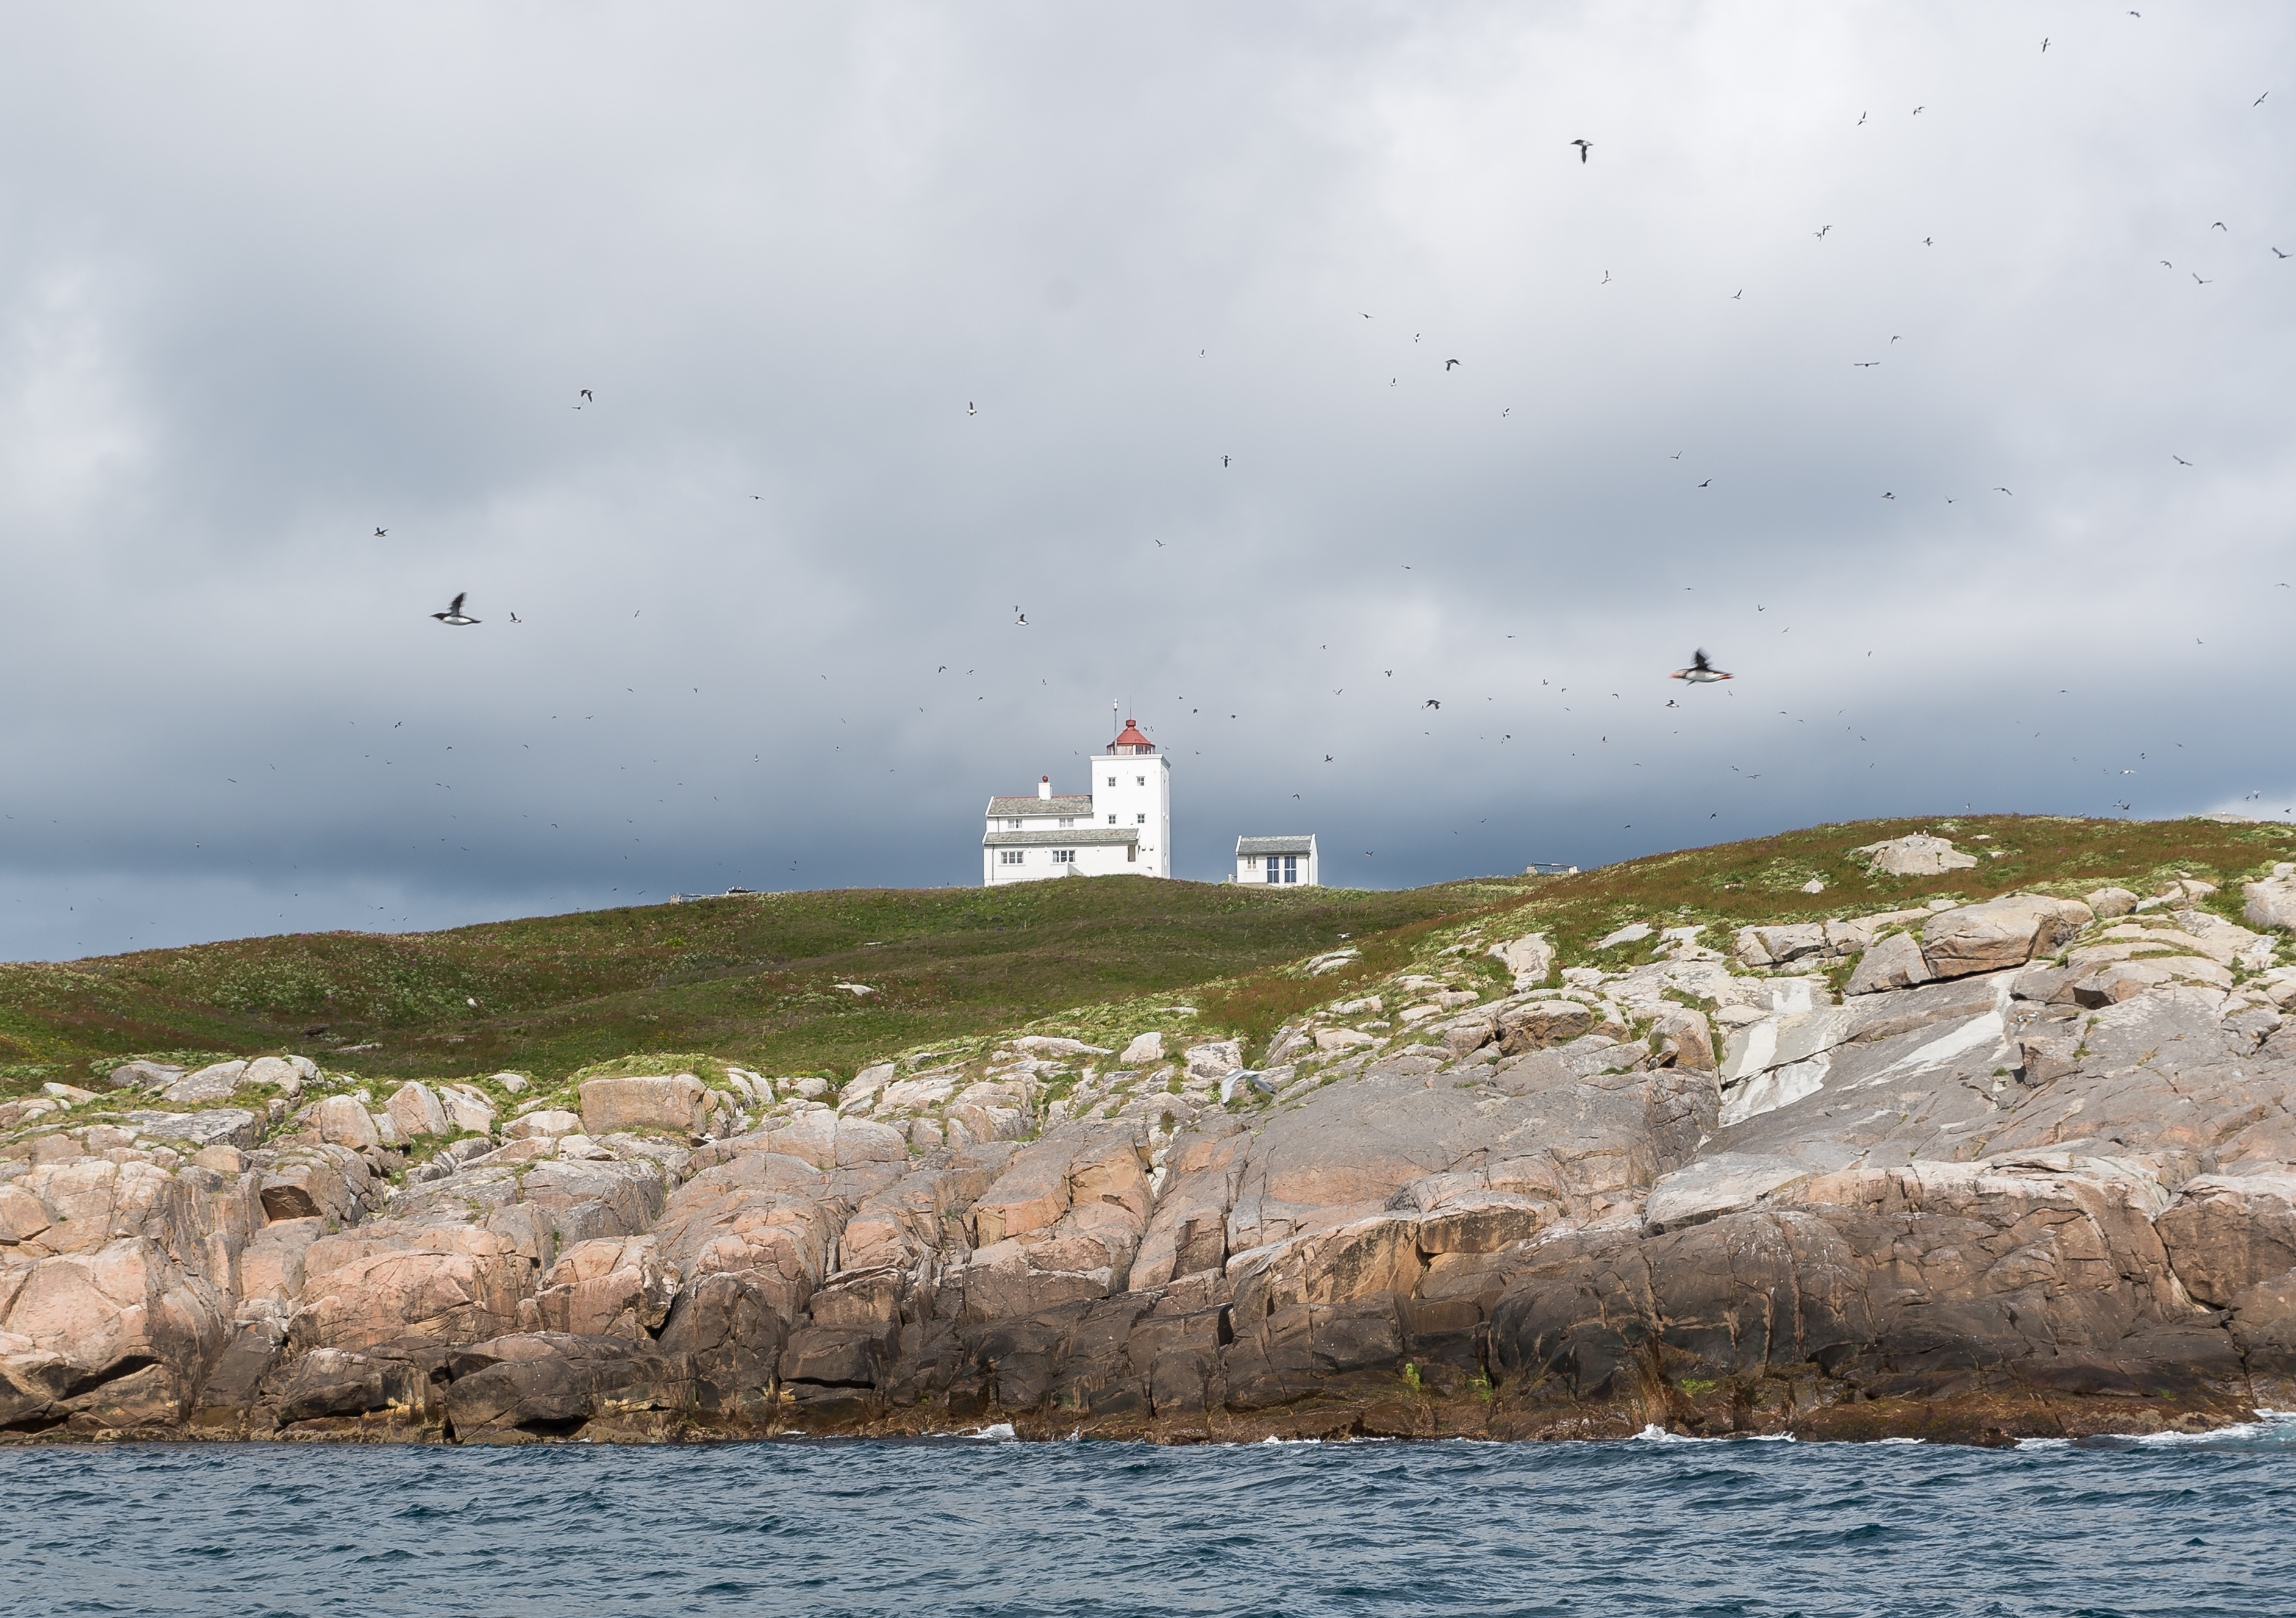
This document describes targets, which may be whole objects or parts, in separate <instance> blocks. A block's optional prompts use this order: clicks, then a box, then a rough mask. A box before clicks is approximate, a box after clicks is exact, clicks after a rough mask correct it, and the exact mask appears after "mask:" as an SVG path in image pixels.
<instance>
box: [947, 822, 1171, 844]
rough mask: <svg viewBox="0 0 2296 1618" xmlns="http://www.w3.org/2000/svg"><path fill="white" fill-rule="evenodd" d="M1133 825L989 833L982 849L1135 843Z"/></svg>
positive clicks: (1136, 831)
mask: <svg viewBox="0 0 2296 1618" xmlns="http://www.w3.org/2000/svg"><path fill="white" fill-rule="evenodd" d="M1139 841H1140V828H1139V827H1138V826H1136V825H1123V826H1118V825H1080V826H1078V827H1077V828H1076V829H1075V830H1074V831H1071V832H991V833H989V834H988V835H987V836H985V837H983V838H982V839H981V840H980V846H981V847H982V848H984V849H1074V848H1082V847H1085V846H1087V845H1088V844H1095V843H1103V842H1106V843H1116V842H1139Z"/></svg>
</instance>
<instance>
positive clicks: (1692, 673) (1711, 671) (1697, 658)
mask: <svg viewBox="0 0 2296 1618" xmlns="http://www.w3.org/2000/svg"><path fill="white" fill-rule="evenodd" d="M1672 678H1676V679H1678V680H1683V681H1685V682H1687V683H1688V684H1690V685H1693V686H1705V685H1710V684H1711V683H1712V682H1714V681H1716V680H1727V679H1735V678H1737V676H1735V675H1734V674H1728V673H1726V672H1724V671H1723V670H1722V669H1717V668H1716V667H1715V666H1714V665H1713V664H1711V663H1710V662H1708V661H1706V653H1704V652H1702V651H1701V652H1694V653H1691V657H1690V667H1689V668H1687V669H1676V670H1675V671H1674V674H1673V677H1672Z"/></svg>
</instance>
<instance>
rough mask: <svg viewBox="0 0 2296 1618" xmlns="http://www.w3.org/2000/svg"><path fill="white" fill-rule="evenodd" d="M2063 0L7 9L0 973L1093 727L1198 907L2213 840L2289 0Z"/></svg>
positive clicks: (405, 895) (945, 800)
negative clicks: (1941, 838) (1974, 820)
mask: <svg viewBox="0 0 2296 1618" xmlns="http://www.w3.org/2000/svg"><path fill="white" fill-rule="evenodd" d="M2140 9H2141V10H2142V11H2143V12H2144V15H2143V16H2142V17H2133V16H2131V15H2129V14H2128V9H2127V8H2126V7H2124V6H2122V5H2120V4H2034V5H2005V4H1998V3H1997V0H1988V3H1984V4H1963V5H1953V4H1933V5H1923V6H1919V7H1907V6H1904V5H1886V6H1885V5H1881V4H1824V5H1820V4H1802V5H1783V4H1780V5H1765V4H1642V5H1636V4H1618V3H1615V0H1613V3H1608V4H1585V5H1564V4H1554V5H1545V6H1539V7H1525V6H1521V5H1519V4H1502V5H1493V6H1479V5H1471V4H1458V5H1423V4H1408V5H1404V4H1398V5H1394V6H1391V7H1378V6H1345V5H1332V4H1314V5H1297V6H1287V5H1282V4H1254V5H1251V6H1242V7H1239V6H1233V5H1215V4H1152V5H1151V4H1136V3H1128V0H1107V3H1103V4H1091V5H1055V4H1036V5H1009V4H964V5H962V6H948V5H920V6H901V5H867V4H859V5H839V6H811V5H807V6H799V5H783V6H775V7H768V6H760V5H754V4H741V5H731V4H729V5H707V4H685V5H679V6H674V7H670V6H643V7H641V6H635V5H626V6H619V7H606V6H594V5H581V4H548V5H544V4H495V5H480V6H473V5H467V4H453V5H446V4H440V5H419V4H389V5H379V4H378V5H365V6H360V5H337V6H327V7H311V6H305V5H288V4H281V5H276V6H258V5H231V4H225V5H218V6H202V7H197V8H190V9H186V8H184V7H180V6H170V5H156V4H155V5H132V4H115V5H78V6H68V7H66V6H33V5H29V4H19V5H12V6H10V7H9V8H8V18H7V23H8V36H9V40H10V44H9V48H8V50H7V51H6V52H5V53H0V569H4V581H5V590H6V600H7V604H8V609H9V610H8V614H7V620H6V628H5V631H4V637H0V682H4V690H5V693H6V702H5V704H4V710H0V748H4V759H5V766H4V770H0V812H4V813H5V814H6V816H7V817H8V818H7V819H6V820H4V821H0V957H7V958H31V957H77V956H82V955H89V954H97V953H107V952H111V951H115V950H119V949H129V948H135V947H142V946H146V945H152V944H176V943H184V942H190V941H194V940H206V939H214V938H226V937H235V936H240V935H243V934H248V933H256V932H302V931H316V930H320V929H327V928H340V927H365V928H389V929H411V928H426V927H437V926H443V925H449V924H459V923H463V922H468V921H474V920H480V919H486V918H490V917H496V916H510V915H519V914H534V913H545V912H554V911H562V910H570V909H580V908H594V907H598V906H603V905H611V904H619V903H629V902H651V901H653V900H656V899H660V898H662V897H665V896H666V895H668V893H669V892H671V891H675V890H680V889H683V890H685V891H703V890H716V889H722V888H724V887H726V886H727V885H729V884H732V883H739V884H742V885H744V886H749V887H759V888H767V887H772V888H788V887H808V888H810V887H826V886H838V885H867V886H894V885H928V884H942V883H975V882H977V881H978V880H979V876H980V847H979V844H980V831H981V810H982V806H983V803H984V801H985V800H986V799H987V798H988V796H989V795H990V794H991V793H1013V792H1025V791H1028V790H1029V788H1030V787H1031V786H1032V785H1033V784H1034V783H1035V781H1036V780H1037V776H1039V775H1040V774H1044V773H1047V772H1049V773H1050V774H1051V776H1052V777H1053V782H1054V787H1055V789H1056V790H1060V791H1064V792H1067V791H1083V790H1086V787H1087V783H1086V779H1085V768H1084V760H1085V758H1086V757H1087V756H1088V755H1089V754H1090V753H1091V752H1094V751H1095V750H1096V749H1098V748H1100V747H1102V746H1103V745H1105V744H1106V743H1107V742H1108V741H1109V740H1110V739H1111V736H1112V735H1113V734H1114V731H1113V729H1112V727H1111V702H1113V703H1116V704H1118V705H1119V706H1121V707H1122V708H1124V709H1125V710H1127V711H1129V712H1135V713H1136V714H1137V716H1138V718H1139V720H1140V723H1141V725H1142V727H1144V729H1145V730H1146V731H1147V732H1148V734H1149V735H1151V736H1152V738H1153V739H1154V740H1155V741H1156V742H1157V743H1159V744H1160V746H1161V747H1162V748H1163V749H1164V750H1165V751H1166V752H1169V754H1170V755H1171V758H1172V764H1173V768H1172V793H1173V806H1174V807H1173V814H1174V833H1175V844H1176V855H1177V858H1176V862H1175V863H1176V867H1177V874H1178V875H1184V876H1190V877H1198V878H1213V877H1217V876H1218V875H1220V874H1221V873H1222V872H1223V871H1225V870H1226V869H1227V868H1228V867H1229V863H1230V858H1231V851H1232V850H1233V847H1234V838H1235V837H1236V836H1237V835H1238V834H1268V833H1290V832H1303V831H1312V832H1315V833H1316V834H1318V836H1319V837H1320V839H1321V847H1322V849H1323V851H1324V873H1325V875H1326V877H1327V879H1329V880H1333V881H1337V882H1341V883H1356V884H1361V885H1374V886H1398V885H1403V884H1408V883H1423V882H1430V881H1435V880H1439V879H1442V878H1446V877H1451V876H1456V875H1468V874H1472V873H1480V872H1494V871H1513V870H1517V869H1520V868H1521V866H1523V865H1525V864H1526V863H1528V862H1529V861H1531V860H1565V861H1570V862H1572V863H1577V864H1580V865H1587V864H1593V863H1597V862H1602V861H1605V860H1611V859H1616V858H1624V857H1628V856H1630V855H1634V854H1637V853H1644V852H1648V851H1651V850H1658V849H1665V848H1671V847H1679V846H1685V845H1692V844H1698V843H1703V842H1715V841H1721V840H1726V839H1734V838H1740V837H1746V836H1751V835H1755V834H1760V833H1763V832H1767V831H1775V830H1781V829H1784V828H1788V827H1792V826H1798V825H1808V824H1811V823H1814V822H1819V821H1826V820H1835V819H1842V818H1847V817H1863V816H1874V815H1896V814H1921V815H1926V814H1934V813H1942V812H1945V811H1949V810H1950V811H1957V810H1960V809H1962V808H1963V806H1964V804H1973V805H1974V806H1975V807H1977V808H1978V809H1989V810H2024V811H2030V812H2056V813H2076V814H2115V813H2124V812H2125V813H2129V814H2134V815H2138V816H2161V815H2169V814H2175V813H2180V812H2187V811H2191V810H2195V809H2242V810H2243V811H2244V812H2249V813H2259V814H2267V815H2270V816H2272V817H2282V816H2284V815H2286V814H2288V813H2289V812H2290V809H2291V807H2292V806H2296V760H2292V755H2291V749H2290V745H2289V739H2290V737H2291V735H2292V734H2296V718H2292V710H2291V706H2290V703H2291V700H2292V699H2291V690H2292V686H2291V682H2290V679H2289V677H2288V675H2287V672H2286V667H2285V658H2286V653H2287V651H2288V648H2289V646H2290V644H2291V626H2292V624H2296V590H2292V589H2290V588H2288V587H2286V585H2285V584H2284V582H2283V581H2287V583H2292V584H2296V557H2292V554H2291V549H2292V546H2291V544H2290V530H2291V522H2292V513H2296V467H2292V465H2291V464H2290V459H2289V456H2288V453H2287V446H2288V440H2289V424H2290V420H2291V407H2290V399H2289V383H2290V376H2291V365H2290V361H2291V358H2292V347H2291V338H2292V335H2296V259H2280V258H2278V257H2276V254H2275V252H2274V251H2273V250H2274V248H2276V247H2278V248H2280V249H2283V250H2284V251H2287V252H2289V253H2291V254H2296V188H2292V184H2291V161H2292V156H2296V73H2291V72H2290V71H2288V64H2289V63H2290V62H2292V61H2296V55H2292V45H2296V11H2292V10H2291V9H2290V8H2288V7H2287V6H2285V5H2276V4H2235V3H2227V0H2212V3H2211V4H2206V5H2202V4H2145V5H2144V6H2142V7H2141V8H2140ZM2045 37H2046V39H2047V40H2048V42H2049V45H2048V48H2047V50H2046V52H2045V51H2043V50H2042V48H2041V42H2042V40H2043V39H2044V38H2045ZM2259 96H2263V97H2264V99H2263V101H2262V102H2261V103H2260V104H2259V103H2258V97H2259ZM1581 139H1583V140H1586V141H1589V142H1591V143H1592V145H1591V148H1590V149H1589V160H1587V161H1585V162H1582V161H1581V160H1580V152H1579V148H1578V147H1577V146H1575V145H1573V144H1570V143H1572V142H1574V141H1577V140H1581ZM2219 221H2221V222H2222V226H2223V227H2222V228H2220V229H2219V228H2218V227H2217V226H2218V222H2219ZM2164 260H2165V261H2166V262H2165V263H2164V262H2163V261H2164ZM1452 360H1456V361H1458V362H1459V363H1458V365H1456V367H1452V366H1451V365H1450V364H1449V362H1450V361H1452ZM1866 362H1878V363H1866ZM582 390H589V398H588V400H587V402H586V401H585V399H584V398H583V395H582ZM577 406H580V408H576V407H577ZM976 412H977V413H976ZM2178 457H2181V462H2182V463H2189V464H2181V463H2180V460H2179V459H2178ZM377 529H384V530H388V532H387V533H386V534H382V535H377V534H376V533H375V531H374V530H377ZM457 591H468V592H469V601H468V611H469V612H471V614H473V615H474V616H476V617H477V618H479V619H480V620H481V621H480V623H479V624H478V625H477V626H475V627H472V628H448V627H447V626H445V625H442V624H439V623H438V622H436V621H435V620H433V619H432V618H431V617H430V614H431V613H433V612H439V611H442V610H444V609H445V607H446V606H447V602H448V600H449V598H450V597H452V596H453V595H455V593H456V592H457ZM1016 609H1017V610H1018V611H1021V612H1026V614H1027V616H1028V620H1029V622H1028V627H1026V628H1022V627H1020V626H1019V625H1017V624H1016V623H1015V622H1014V618H1015V613H1016ZM513 613H515V614H516V621H513V620H512V614H513ZM1699 647H1703V648H1705V649H1706V650H1707V651H1708V652H1710V653H1711V654H1712V656H1713V658H1714V661H1715V662H1716V663H1717V664H1718V666H1719V667H1721V668H1724V669H1730V670H1733V671H1734V673H1735V675H1736V678H1735V679H1734V680H1733V681H1731V682H1729V683H1728V684H1725V685H1715V686H1702V687H1695V688H1692V687H1685V686H1681V685H1679V684H1677V683H1676V682H1673V681H1670V680H1669V679H1668V678H1666V676H1667V674H1668V672H1669V670H1671V669H1677V668H1679V667H1681V666H1682V665H1684V664H1685V663H1686V662H1687V661H1689V659H1690V656H1691V653H1692V652H1693V650H1694V649H1696V648H1699ZM1431 699H1432V700H1434V701H1437V702H1440V703H1441V707H1440V708H1439V709H1434V708H1430V707H1428V706H1427V705H1426V704H1427V702H1429V700H1431ZM1327 755H1328V757H1327ZM2129 772H2134V773H2129ZM2251 794H2255V795H2254V796H2251ZM2122 806H2126V807H2125V808H2123V807H2122Z"/></svg>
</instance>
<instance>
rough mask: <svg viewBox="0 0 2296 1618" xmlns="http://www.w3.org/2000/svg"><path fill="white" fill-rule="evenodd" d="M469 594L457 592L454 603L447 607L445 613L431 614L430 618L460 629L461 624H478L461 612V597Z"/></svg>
mask: <svg viewBox="0 0 2296 1618" xmlns="http://www.w3.org/2000/svg"><path fill="white" fill-rule="evenodd" d="M469 594H470V592H469V591H468V590H461V591H457V592H456V593H455V599H454V601H453V602H452V603H451V604H449V605H448V606H447V610H446V611H445V612H433V613H431V614H430V616H431V617H433V618H435V619H437V620H439V622H440V623H442V624H453V625H455V626H456V627H457V628H460V627H461V626H462V625H463V624H474V623H476V622H478V621H479V620H477V619H475V618H470V617H466V616H464V614H463V596H465V595H469Z"/></svg>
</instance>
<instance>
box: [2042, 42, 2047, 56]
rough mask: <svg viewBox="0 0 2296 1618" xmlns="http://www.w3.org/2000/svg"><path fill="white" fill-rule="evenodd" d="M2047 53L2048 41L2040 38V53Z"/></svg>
mask: <svg viewBox="0 0 2296 1618" xmlns="http://www.w3.org/2000/svg"><path fill="white" fill-rule="evenodd" d="M2048 53H2049V42H2048V41H2047V40H2046V39H2044V40H2042V41H2041V54H2042V55H2044V56H2046V55H2047V54H2048Z"/></svg>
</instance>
